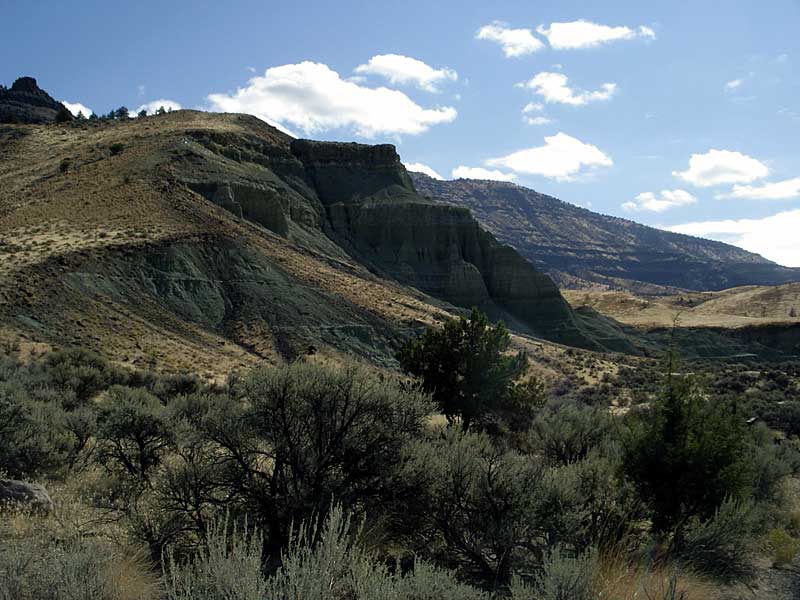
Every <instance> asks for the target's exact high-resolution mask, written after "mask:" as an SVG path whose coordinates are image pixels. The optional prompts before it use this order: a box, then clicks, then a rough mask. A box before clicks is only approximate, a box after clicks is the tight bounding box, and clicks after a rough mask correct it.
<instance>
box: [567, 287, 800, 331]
mask: <svg viewBox="0 0 800 600" xmlns="http://www.w3.org/2000/svg"><path fill="white" fill-rule="evenodd" d="M564 297H565V298H566V299H567V301H568V302H569V303H570V304H571V305H572V306H573V307H575V308H578V307H582V306H588V307H591V308H593V309H595V310H596V311H598V312H600V313H602V314H604V315H606V316H608V317H611V318H613V319H616V320H618V321H621V322H623V323H626V324H628V325H635V326H639V327H671V326H672V324H673V323H674V322H675V320H676V319H677V320H678V324H679V325H680V326H681V327H728V328H735V327H745V326H748V325H765V324H771V323H800V283H789V284H785V285H779V286H744V287H738V288H731V289H729V290H722V291H719V292H687V293H685V294H680V295H675V296H638V295H635V294H633V293H631V292H617V291H600V292H597V291H582V290H565V291H564ZM793 309H794V310H793ZM792 314H794V315H795V316H794V317H793V316H791V315H792Z"/></svg>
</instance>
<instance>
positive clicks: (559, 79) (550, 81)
mask: <svg viewBox="0 0 800 600" xmlns="http://www.w3.org/2000/svg"><path fill="white" fill-rule="evenodd" d="M568 83H569V79H568V78H567V76H566V75H564V74H562V73H550V72H548V71H543V72H541V73H539V74H537V75H536V76H535V77H534V78H533V79H531V80H530V81H527V82H525V83H522V84H520V85H521V86H522V87H525V88H528V89H530V90H533V92H534V93H536V94H539V95H540V96H541V97H542V98H544V101H545V102H551V103H558V104H569V105H571V106H582V105H584V104H588V103H589V102H596V101H598V100H610V99H611V96H613V95H614V93H615V92H616V90H617V85H616V84H615V83H604V84H603V85H602V86H600V89H599V90H596V91H594V92H584V91H580V90H574V89H572V88H570V87H569V85H567V84H568Z"/></svg>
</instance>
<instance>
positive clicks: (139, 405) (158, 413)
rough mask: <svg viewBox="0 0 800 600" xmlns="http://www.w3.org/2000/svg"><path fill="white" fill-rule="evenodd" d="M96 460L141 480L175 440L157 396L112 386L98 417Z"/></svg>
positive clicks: (170, 425)
mask: <svg viewBox="0 0 800 600" xmlns="http://www.w3.org/2000/svg"><path fill="white" fill-rule="evenodd" d="M97 423H98V426H97V443H98V449H97V453H98V459H99V460H100V462H101V463H102V464H103V465H105V466H106V467H107V468H109V469H110V470H112V471H115V472H123V473H126V474H127V475H129V476H133V477H135V478H137V479H139V480H141V481H142V482H145V481H147V479H148V477H149V475H150V473H151V471H153V470H154V469H155V468H156V467H157V466H158V465H159V463H160V462H161V459H162V458H163V456H164V455H165V454H166V452H167V451H168V450H169V449H170V448H171V447H172V446H173V443H174V441H175V433H174V426H173V425H172V424H171V423H170V422H169V418H168V415H167V411H166V409H165V408H164V406H163V405H162V404H161V402H159V400H158V398H156V397H155V396H153V395H152V394H150V393H149V392H147V391H145V390H141V389H132V388H128V387H123V386H113V387H111V388H110V389H109V390H108V393H107V397H106V398H105V399H104V401H103V403H102V405H101V406H100V408H99V411H98V416H97Z"/></svg>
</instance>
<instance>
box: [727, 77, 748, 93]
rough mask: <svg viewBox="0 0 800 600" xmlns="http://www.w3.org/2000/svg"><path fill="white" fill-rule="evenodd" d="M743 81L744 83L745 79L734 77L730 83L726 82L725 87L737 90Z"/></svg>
mask: <svg viewBox="0 0 800 600" xmlns="http://www.w3.org/2000/svg"><path fill="white" fill-rule="evenodd" d="M743 83H744V79H732V80H731V81H729V82H728V83H726V84H725V89H726V90H735V89H736V88H738V87H739V86H741V85H742V84H743Z"/></svg>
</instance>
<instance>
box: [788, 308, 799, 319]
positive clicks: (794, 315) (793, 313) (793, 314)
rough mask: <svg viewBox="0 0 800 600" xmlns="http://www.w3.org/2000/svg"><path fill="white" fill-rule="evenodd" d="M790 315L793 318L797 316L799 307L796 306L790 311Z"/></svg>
mask: <svg viewBox="0 0 800 600" xmlns="http://www.w3.org/2000/svg"><path fill="white" fill-rule="evenodd" d="M789 317H791V318H792V319H796V318H797V309H796V308H795V307H794V306H793V307H792V308H791V310H790V311H789Z"/></svg>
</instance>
